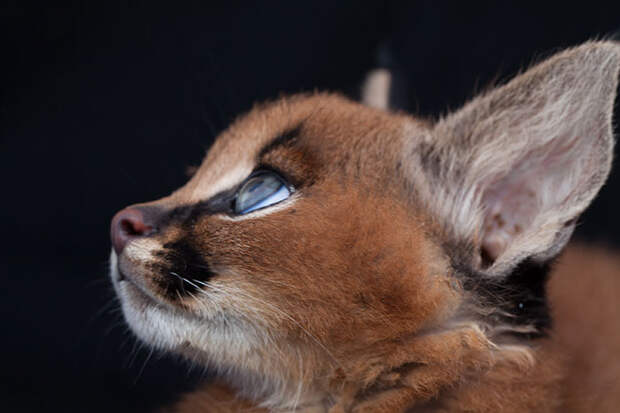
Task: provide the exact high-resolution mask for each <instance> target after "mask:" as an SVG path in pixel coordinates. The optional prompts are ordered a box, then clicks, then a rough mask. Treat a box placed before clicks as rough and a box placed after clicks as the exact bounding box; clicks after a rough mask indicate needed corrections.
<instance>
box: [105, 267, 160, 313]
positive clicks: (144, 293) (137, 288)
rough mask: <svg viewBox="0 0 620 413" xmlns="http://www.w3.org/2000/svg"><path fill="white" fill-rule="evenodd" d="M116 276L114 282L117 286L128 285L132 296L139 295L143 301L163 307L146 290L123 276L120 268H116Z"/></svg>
mask: <svg viewBox="0 0 620 413" xmlns="http://www.w3.org/2000/svg"><path fill="white" fill-rule="evenodd" d="M117 274H118V276H117V278H116V281H117V282H118V284H119V285H121V284H126V285H129V286H130V288H131V290H132V293H133V294H134V295H136V294H137V295H139V296H140V297H141V298H142V299H143V300H144V301H147V302H150V303H151V304H154V305H158V306H160V305H163V303H161V302H160V301H159V300H158V299H157V298H156V297H154V296H153V295H152V294H151V293H150V292H149V291H148V290H147V289H145V288H144V287H142V286H141V285H139V284H138V283H137V282H135V281H134V280H132V279H131V277H128V276H127V275H126V274H124V273H123V272H122V271H121V269H120V268H117Z"/></svg>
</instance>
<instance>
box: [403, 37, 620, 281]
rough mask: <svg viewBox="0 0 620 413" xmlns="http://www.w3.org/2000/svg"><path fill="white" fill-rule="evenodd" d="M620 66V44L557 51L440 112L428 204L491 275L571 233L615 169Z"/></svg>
mask: <svg viewBox="0 0 620 413" xmlns="http://www.w3.org/2000/svg"><path fill="white" fill-rule="evenodd" d="M619 69H620V45H619V44H617V43H613V42H592V43H586V44H584V45H582V46H579V47H576V48H573V49H569V50H567V51H565V52H562V53H559V54H557V55H555V56H553V57H551V58H550V59H548V60H546V61H544V62H542V63H541V64H539V65H537V66H534V67H533V68H532V69H530V70H528V71H527V72H525V73H524V74H522V75H520V76H518V77H516V78H515V79H513V80H512V81H511V82H509V83H508V84H506V85H504V86H502V87H499V88H496V89H495V90H492V91H490V92H489V93H486V94H484V95H482V96H480V97H477V98H475V99H474V100H472V101H471V102H469V103H468V104H467V105H465V107H463V108H462V109H460V110H459V111H457V112H455V113H453V114H451V115H449V116H447V117H445V118H444V119H442V120H440V121H439V122H438V123H437V124H436V125H435V128H434V130H433V139H432V140H431V141H430V142H425V143H424V144H423V145H421V147H420V148H419V150H418V151H417V152H418V155H419V158H418V159H417V160H416V161H417V162H418V163H419V164H420V165H422V166H421V167H419V168H422V175H424V177H425V179H424V181H425V182H424V183H422V184H421V185H420V186H421V187H426V189H425V190H422V191H421V193H422V195H423V197H424V198H426V201H427V204H428V206H429V209H431V211H432V212H434V213H435V214H436V215H438V216H439V219H440V221H441V222H443V224H444V225H445V228H446V229H447V230H448V231H449V232H450V233H452V234H453V236H454V237H456V238H457V239H460V240H466V241H467V242H469V243H471V244H473V245H474V246H475V247H476V248H478V250H479V252H480V257H481V258H482V259H481V260H479V262H482V263H484V265H486V266H487V268H484V269H485V271H487V272H488V273H489V274H503V273H505V272H506V271H507V270H509V269H510V268H512V267H514V266H515V265H516V264H518V262H520V261H522V260H523V259H525V258H527V257H532V258H534V259H547V258H548V257H550V256H552V255H554V254H557V253H558V252H559V250H561V248H562V247H563V246H564V244H565V243H566V242H567V240H568V238H569V236H570V233H571V232H572V229H573V227H574V223H575V220H576V218H577V217H578V216H579V214H581V213H582V212H583V211H584V209H585V208H586V207H587V206H588V205H589V204H590V202H591V201H592V199H593V198H594V196H595V195H596V194H597V192H598V191H599V189H600V188H601V186H602V185H603V183H604V181H605V179H606V178H607V175H608V174H609V170H610V168H611V159H612V152H613V133H612V113H613V104H614V99H615V94H616V86H617V82H618V71H619ZM412 161H413V160H412ZM412 167H414V168H416V167H415V166H412ZM480 265H481V266H483V265H482V264H480Z"/></svg>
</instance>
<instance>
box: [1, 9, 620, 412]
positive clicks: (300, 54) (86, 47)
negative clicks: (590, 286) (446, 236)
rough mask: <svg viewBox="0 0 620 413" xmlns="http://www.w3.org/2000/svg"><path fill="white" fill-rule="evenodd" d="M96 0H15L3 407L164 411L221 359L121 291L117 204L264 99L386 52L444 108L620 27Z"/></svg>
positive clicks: (173, 172) (550, 16)
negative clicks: (163, 350) (142, 339)
mask: <svg viewBox="0 0 620 413" xmlns="http://www.w3.org/2000/svg"><path fill="white" fill-rule="evenodd" d="M97 4H98V5H96V4H95V2H84V3H78V2H73V3H65V4H64V5H63V6H55V7H50V6H45V7H43V6H41V5H31V6H24V5H23V4H22V3H16V4H13V5H3V6H0V7H1V9H0V10H1V11H2V12H1V19H2V20H1V21H0V35H1V39H2V40H0V41H1V42H2V43H1V44H0V45H1V46H2V48H1V50H0V61H1V62H2V63H0V65H1V69H0V70H1V72H0V74H1V78H2V83H1V86H2V90H0V92H1V94H0V99H1V100H0V116H1V117H0V130H1V131H2V134H1V135H0V176H1V177H2V181H1V182H2V194H3V195H2V202H1V205H2V206H1V207H0V216H1V219H2V220H1V223H2V227H1V230H2V235H3V236H2V248H1V249H0V254H1V255H0V276H1V278H0V280H1V282H2V287H1V289H0V294H1V296H0V302H1V304H0V309H1V311H2V315H3V317H2V336H1V339H0V340H1V341H0V343H1V344H0V346H1V347H0V354H1V355H2V360H1V365H0V377H1V381H2V382H1V383H0V384H1V386H2V393H0V394H2V397H1V401H0V405H2V406H3V407H2V409H3V410H4V411H40V410H47V411H55V410H58V411H89V412H104V411H105V412H110V411H115V412H122V411H148V410H152V409H153V407H154V406H159V405H161V404H162V403H164V402H168V401H170V400H173V399H174V397H175V395H177V394H179V393H180V392H181V391H182V390H186V389H188V388H191V387H192V386H193V385H194V383H195V382H196V381H197V380H198V379H199V378H200V377H201V376H202V375H203V372H202V371H200V370H199V369H194V370H190V369H189V368H188V366H187V365H185V364H183V363H182V362H179V361H178V360H171V359H169V358H166V357H162V356H160V355H153V357H149V351H148V349H144V348H141V346H140V345H139V344H136V341H135V340H134V339H133V337H132V336H131V334H130V333H128V332H127V330H126V328H125V327H124V325H123V324H122V322H121V317H120V315H119V314H118V312H117V311H115V309H116V305H114V301H111V303H112V304H110V305H108V306H106V303H109V302H110V300H111V298H112V294H111V289H110V287H109V283H108V281H107V278H106V277H107V275H106V272H107V270H106V266H107V262H106V261H107V257H108V254H109V248H110V246H109V241H108V223H109V220H110V218H111V217H112V215H113V213H114V212H115V211H117V210H119V209H120V208H122V207H124V206H126V205H129V204H131V203H134V202H139V201H146V200H151V199H155V198H159V197H161V196H163V195H166V194H167V193H169V192H170V191H172V190H173V189H175V188H176V187H178V186H180V185H181V184H182V183H183V182H184V180H185V176H184V170H185V167H186V166H188V165H194V164H198V163H199V162H200V160H201V158H202V156H203V155H204V153H205V150H206V149H207V148H208V147H209V144H210V143H211V142H212V140H213V137H214V136H215V135H216V134H217V133H218V132H219V131H221V130H222V129H223V128H225V127H226V125H227V124H228V123H229V122H230V121H231V120H232V119H234V117H235V116H236V115H238V114H240V113H242V112H244V111H246V110H247V109H249V108H250V107H251V105H252V104H253V102H256V101H261V100H265V99H272V98H276V97H278V96H279V95H280V94H282V93H295V92H299V91H308V90H315V89H319V90H332V91H340V92H342V93H345V94H348V95H350V96H352V97H356V95H357V94H358V90H359V85H360V83H361V81H362V79H363V77H364V75H365V73H366V72H367V71H368V70H369V69H371V68H372V67H375V66H376V65H377V64H383V65H386V64H387V65H389V66H391V67H393V68H394V69H396V71H397V73H398V74H399V78H400V80H401V83H400V87H399V90H398V92H399V99H400V102H401V103H402V104H403V106H404V107H406V108H407V109H408V110H410V111H411V112H413V113H416V114H420V115H424V116H431V115H438V114H440V113H445V111H446V110H449V109H454V108H457V107H458V106H459V105H461V104H462V103H463V102H464V101H465V100H466V99H467V98H469V97H471V96H472V95H473V93H474V92H475V90H476V89H478V90H479V89H481V88H482V87H484V86H486V85H488V84H489V83H490V82H492V81H494V80H497V79H499V80H500V81H501V80H505V79H507V78H509V77H510V76H511V75H513V74H515V73H516V72H518V70H519V69H521V68H523V67H524V66H526V65H527V64H529V63H530V62H532V61H533V60H537V59H540V58H541V57H544V56H547V55H549V54H550V53H552V52H553V51H557V50H559V49H560V48H562V47H565V46H570V45H574V44H577V43H579V42H582V41H584V40H587V39H590V38H593V37H601V36H609V35H612V34H613V33H615V31H616V30H618V29H620V3H619V2H609V3H596V2H587V3H581V4H575V5H570V4H569V3H560V4H549V3H548V2H541V1H539V2H537V3H531V4H526V3H524V2H519V3H515V4H505V3H500V2H488V3H486V4H485V3H477V4H476V5H473V4H472V3H471V2H458V3H455V4H452V3H440V2H434V1H419V2H406V3H397V2H373V3H361V2H358V1H341V2H334V1H323V0H315V1H312V2H303V3H302V2H296V1H271V2H256V4H254V3H249V2H237V1H232V0H231V1H227V2H223V3H213V4H209V3H208V2H202V3H199V4H195V5H185V6H178V5H174V6H173V4H175V3H173V2H169V3H168V5H159V4H156V3H154V2H143V3H132V4H131V5H127V4H114V3H113V2H98V3H97ZM619 187H620V176H619V171H618V169H616V172H615V173H614V174H613V176H612V178H611V180H610V182H609V184H608V185H607V186H606V187H605V188H604V190H603V192H602V194H601V196H600V197H599V198H598V199H597V200H596V201H595V203H594V205H593V207H592V208H591V209H590V210H589V212H588V213H587V214H586V215H585V216H584V218H583V220H582V224H581V225H580V226H579V229H578V233H577V236H578V237H580V238H582V239H583V238H586V239H589V240H594V241H597V242H599V243H603V244H618V242H619V241H620V236H619V235H618V233H619V231H618V230H619V229H620V222H619V221H618V220H617V219H615V218H616V217H615V215H616V214H615V211H616V209H617V208H618V206H619V205H620V200H619V199H618V195H617V194H618V189H619ZM5 406H8V407H5Z"/></svg>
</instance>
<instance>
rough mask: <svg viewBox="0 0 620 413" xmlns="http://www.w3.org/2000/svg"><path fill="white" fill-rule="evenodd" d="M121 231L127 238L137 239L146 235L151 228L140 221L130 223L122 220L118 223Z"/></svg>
mask: <svg viewBox="0 0 620 413" xmlns="http://www.w3.org/2000/svg"><path fill="white" fill-rule="evenodd" d="M120 226H121V231H123V232H124V233H125V234H127V235H129V236H134V237H138V236H141V235H146V234H147V233H148V232H149V231H150V230H151V229H152V228H151V227H150V226H148V225H145V224H144V223H143V222H141V221H132V220H129V219H123V220H121V222H120Z"/></svg>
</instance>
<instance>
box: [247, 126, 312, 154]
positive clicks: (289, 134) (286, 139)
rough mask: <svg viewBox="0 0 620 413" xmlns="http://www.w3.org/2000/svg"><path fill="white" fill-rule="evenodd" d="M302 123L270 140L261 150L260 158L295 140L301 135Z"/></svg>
mask: <svg viewBox="0 0 620 413" xmlns="http://www.w3.org/2000/svg"><path fill="white" fill-rule="evenodd" d="M301 126H302V125H301V124H300V125H297V126H295V127H293V128H291V129H289V130H287V131H285V132H284V133H282V134H280V135H279V136H278V137H276V138H275V139H274V140H272V141H271V142H269V143H268V144H267V145H266V146H264V147H263V149H261V151H260V152H259V154H258V159H259V160H260V159H261V158H262V157H263V156H265V155H266V154H268V153H269V152H271V151H273V150H275V149H277V148H279V147H281V146H284V145H287V144H289V143H290V142H291V141H293V140H295V139H296V138H297V137H299V133H300V131H301Z"/></svg>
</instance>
